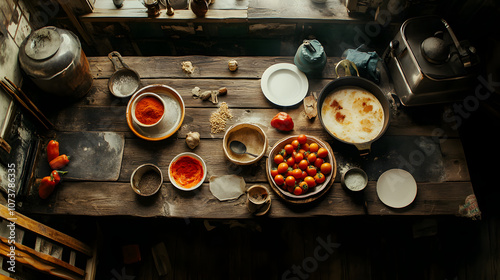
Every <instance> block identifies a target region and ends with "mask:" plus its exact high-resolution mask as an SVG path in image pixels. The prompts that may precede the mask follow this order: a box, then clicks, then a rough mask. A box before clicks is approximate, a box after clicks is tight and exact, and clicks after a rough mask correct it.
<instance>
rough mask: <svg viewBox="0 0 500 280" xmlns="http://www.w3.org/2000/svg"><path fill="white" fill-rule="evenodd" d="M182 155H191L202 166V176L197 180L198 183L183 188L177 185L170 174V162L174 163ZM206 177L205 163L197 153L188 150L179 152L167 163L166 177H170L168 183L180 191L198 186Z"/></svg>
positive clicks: (190, 189)
mask: <svg viewBox="0 0 500 280" xmlns="http://www.w3.org/2000/svg"><path fill="white" fill-rule="evenodd" d="M183 156H189V157H192V158H194V159H196V160H198V161H199V162H200V163H201V166H202V167H203V177H202V178H201V180H200V182H198V184H196V185H195V186H192V187H190V188H185V187H183V186H181V185H179V184H178V183H177V182H176V181H175V179H174V178H173V177H172V174H171V171H170V169H171V167H172V164H173V163H175V162H176V161H177V160H178V159H179V158H181V157H183ZM206 177H207V165H206V164H205V161H204V160H203V159H202V158H201V157H200V156H199V155H197V154H195V153H189V152H186V153H180V154H178V155H177V156H175V157H174V158H173V159H172V161H171V162H170V164H169V165H168V178H169V179H170V183H172V185H174V187H176V188H178V189H179V190H182V191H192V190H195V189H197V188H199V187H200V186H201V185H202V184H203V182H204V181H205V179H206Z"/></svg>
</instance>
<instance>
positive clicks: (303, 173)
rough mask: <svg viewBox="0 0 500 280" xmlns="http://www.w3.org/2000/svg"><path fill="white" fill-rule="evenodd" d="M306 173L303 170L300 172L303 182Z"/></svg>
mask: <svg viewBox="0 0 500 280" xmlns="http://www.w3.org/2000/svg"><path fill="white" fill-rule="evenodd" d="M307 176H308V175H307V172H305V171H304V170H302V178H301V179H302V180H304V179H305V178H306V177H307Z"/></svg>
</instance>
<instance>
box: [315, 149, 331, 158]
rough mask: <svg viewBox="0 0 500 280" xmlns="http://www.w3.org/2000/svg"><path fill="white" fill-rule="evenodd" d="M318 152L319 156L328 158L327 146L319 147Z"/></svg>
mask: <svg viewBox="0 0 500 280" xmlns="http://www.w3.org/2000/svg"><path fill="white" fill-rule="evenodd" d="M317 154H318V157H320V158H326V157H327V156H328V150H327V149H325V148H319V149H318V153H317Z"/></svg>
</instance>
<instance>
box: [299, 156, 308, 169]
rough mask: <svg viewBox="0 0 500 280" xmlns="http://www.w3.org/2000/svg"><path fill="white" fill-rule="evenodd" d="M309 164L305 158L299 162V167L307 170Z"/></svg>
mask: <svg viewBox="0 0 500 280" xmlns="http://www.w3.org/2000/svg"><path fill="white" fill-rule="evenodd" d="M308 165H309V163H308V162H307V160H305V159H303V160H301V161H300V162H299V168H300V169H302V170H306V169H307V166H308Z"/></svg>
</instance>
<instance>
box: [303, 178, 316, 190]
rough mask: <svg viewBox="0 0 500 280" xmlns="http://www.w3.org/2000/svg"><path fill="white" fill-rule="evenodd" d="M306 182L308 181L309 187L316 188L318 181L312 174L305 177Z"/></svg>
mask: <svg viewBox="0 0 500 280" xmlns="http://www.w3.org/2000/svg"><path fill="white" fill-rule="evenodd" d="M304 182H306V183H307V186H308V187H309V188H314V187H315V186H316V181H314V178H313V177H312V176H307V177H306V178H304Z"/></svg>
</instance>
